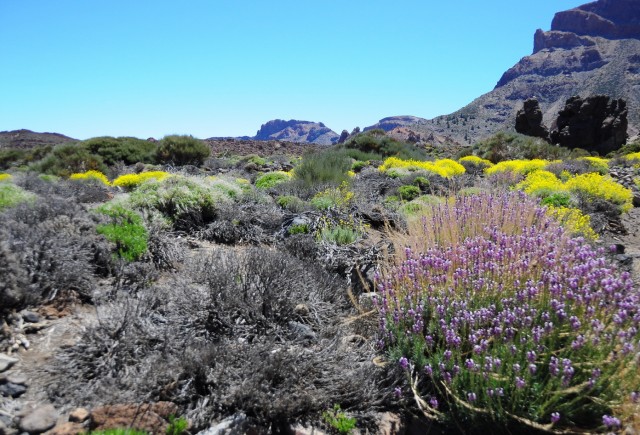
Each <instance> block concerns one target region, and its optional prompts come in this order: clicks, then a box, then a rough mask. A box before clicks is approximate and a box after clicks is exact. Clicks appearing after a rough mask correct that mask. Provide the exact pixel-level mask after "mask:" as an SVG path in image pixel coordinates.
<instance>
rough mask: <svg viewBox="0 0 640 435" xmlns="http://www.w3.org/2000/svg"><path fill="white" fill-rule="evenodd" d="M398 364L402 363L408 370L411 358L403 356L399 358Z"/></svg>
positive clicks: (401, 365)
mask: <svg viewBox="0 0 640 435" xmlns="http://www.w3.org/2000/svg"><path fill="white" fill-rule="evenodd" d="M398 364H400V367H402V369H403V370H406V369H407V368H408V367H409V360H408V359H406V358H405V357H401V358H400V359H399V360H398Z"/></svg>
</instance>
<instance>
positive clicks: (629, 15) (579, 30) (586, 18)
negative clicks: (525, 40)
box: [551, 0, 640, 39]
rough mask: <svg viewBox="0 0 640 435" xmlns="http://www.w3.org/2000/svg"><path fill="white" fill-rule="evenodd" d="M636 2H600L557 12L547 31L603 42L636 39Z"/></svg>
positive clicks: (639, 6) (639, 10) (639, 11)
mask: <svg viewBox="0 0 640 435" xmlns="http://www.w3.org/2000/svg"><path fill="white" fill-rule="evenodd" d="M638 17H640V2H638V1H637V0H600V1H596V2H593V3H587V4H585V5H582V6H578V7H577V8H574V9H570V10H568V11H563V12H558V13H557V14H556V15H555V17H554V18H553V21H552V22H551V30H560V31H563V32H572V33H575V34H577V35H589V36H599V37H602V38H607V39H627V38H635V39H640V20H639V19H638Z"/></svg>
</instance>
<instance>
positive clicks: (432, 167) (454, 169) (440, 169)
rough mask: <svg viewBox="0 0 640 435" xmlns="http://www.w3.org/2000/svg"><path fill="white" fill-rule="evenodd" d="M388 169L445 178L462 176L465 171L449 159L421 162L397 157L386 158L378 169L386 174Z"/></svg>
mask: <svg viewBox="0 0 640 435" xmlns="http://www.w3.org/2000/svg"><path fill="white" fill-rule="evenodd" d="M389 169H407V170H409V171H418V170H424V171H427V172H432V173H434V174H437V175H440V176H441V177H445V178H449V177H453V176H455V175H460V174H464V173H465V171H466V170H465V169H464V166H462V165H461V164H460V163H458V162H456V161H455V160H451V159H442V160H436V161H435V162H431V161H421V160H403V159H400V158H398V157H389V158H387V159H386V160H385V161H384V163H383V164H382V165H381V166H380V167H379V170H380V171H381V172H386V171H388V170H389Z"/></svg>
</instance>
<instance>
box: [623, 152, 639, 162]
mask: <svg viewBox="0 0 640 435" xmlns="http://www.w3.org/2000/svg"><path fill="white" fill-rule="evenodd" d="M623 158H624V159H625V160H629V161H634V160H638V161H640V152H637V153H631V154H627V155H625V156H623Z"/></svg>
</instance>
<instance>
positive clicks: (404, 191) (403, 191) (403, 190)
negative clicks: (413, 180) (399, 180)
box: [398, 184, 420, 201]
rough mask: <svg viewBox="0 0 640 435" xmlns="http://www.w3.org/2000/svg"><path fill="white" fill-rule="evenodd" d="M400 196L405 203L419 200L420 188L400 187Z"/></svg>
mask: <svg viewBox="0 0 640 435" xmlns="http://www.w3.org/2000/svg"><path fill="white" fill-rule="evenodd" d="M398 194H399V195H400V198H402V199H403V200H405V201H411V200H412V199H415V198H417V197H418V196H420V188H419V187H418V186H412V185H408V184H407V185H404V186H400V187H399V188H398Z"/></svg>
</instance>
